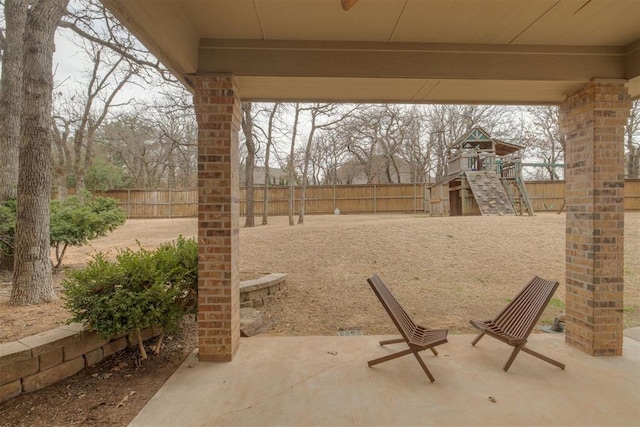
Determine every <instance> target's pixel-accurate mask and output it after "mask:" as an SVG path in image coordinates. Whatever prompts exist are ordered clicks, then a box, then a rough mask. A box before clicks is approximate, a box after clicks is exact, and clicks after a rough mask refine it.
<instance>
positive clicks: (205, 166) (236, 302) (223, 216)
mask: <svg viewBox="0 0 640 427" xmlns="http://www.w3.org/2000/svg"><path fill="white" fill-rule="evenodd" d="M192 81H193V85H194V87H195V94H194V97H193V100H194V105H195V112H196V119H197V121H198V346H199V358H200V360H201V361H230V360H231V359H232V358H233V355H234V354H235V352H236V350H237V348H238V345H239V343H240V288H239V286H240V280H239V270H238V250H239V240H238V229H239V228H238V224H239V205H238V200H239V194H240V188H239V185H240V181H239V160H238V133H239V131H240V123H241V117H242V116H241V111H242V110H241V106H240V98H239V96H238V90H237V86H236V82H235V79H234V78H233V76H231V75H216V76H197V77H194V78H193V80H192Z"/></svg>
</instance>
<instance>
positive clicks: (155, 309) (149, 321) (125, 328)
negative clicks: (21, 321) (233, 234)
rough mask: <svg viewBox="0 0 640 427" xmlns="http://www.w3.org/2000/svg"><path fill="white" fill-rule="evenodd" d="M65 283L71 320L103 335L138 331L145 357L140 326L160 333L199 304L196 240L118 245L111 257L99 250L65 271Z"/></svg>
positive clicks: (174, 325) (141, 349) (144, 356)
mask: <svg viewBox="0 0 640 427" xmlns="http://www.w3.org/2000/svg"><path fill="white" fill-rule="evenodd" d="M63 287H64V291H65V296H66V298H65V305H66V308H67V309H68V310H69V311H70V312H71V314H72V315H73V318H72V319H71V321H72V322H81V323H83V324H84V325H85V326H86V327H87V328H88V329H91V330H94V331H97V332H99V333H100V334H101V335H102V336H104V337H110V336H114V335H120V334H132V333H135V334H137V336H138V345H139V347H140V352H141V354H142V358H143V359H144V358H146V352H145V350H144V346H143V345H142V342H141V339H140V331H141V330H142V329H145V328H150V327H159V328H162V330H163V335H162V336H164V333H165V332H172V331H175V330H176V329H177V327H178V326H179V322H180V319H181V318H182V316H183V315H184V314H186V313H190V312H191V313H194V312H195V311H196V309H197V291H198V245H197V243H196V241H195V239H185V238H184V237H182V236H180V237H179V238H178V239H177V241H175V242H170V243H165V244H163V245H162V246H160V247H159V248H158V249H156V250H154V251H149V250H146V249H139V250H137V251H133V250H130V249H126V250H121V251H119V252H118V254H117V256H116V259H115V261H109V260H107V259H106V257H105V256H104V255H103V254H98V255H96V256H95V257H94V258H93V260H92V261H90V262H89V263H88V264H87V266H86V268H83V269H81V270H73V271H69V272H67V277H66V279H65V280H64V281H63ZM162 336H161V338H160V339H159V340H158V343H157V344H156V347H155V349H154V350H155V352H156V353H157V352H158V351H159V350H160V345H161V342H162Z"/></svg>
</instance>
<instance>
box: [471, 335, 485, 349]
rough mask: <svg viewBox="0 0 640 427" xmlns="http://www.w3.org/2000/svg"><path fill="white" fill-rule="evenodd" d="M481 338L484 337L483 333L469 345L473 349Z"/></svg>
mask: <svg viewBox="0 0 640 427" xmlns="http://www.w3.org/2000/svg"><path fill="white" fill-rule="evenodd" d="M483 336H484V332H480V333H479V334H478V336H477V337H476V338H475V339H474V340H473V341H471V345H472V346H474V347H475V346H476V344H478V341H480V340H481V339H482V337H483Z"/></svg>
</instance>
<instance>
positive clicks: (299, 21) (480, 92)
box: [103, 0, 640, 104]
mask: <svg viewBox="0 0 640 427" xmlns="http://www.w3.org/2000/svg"><path fill="white" fill-rule="evenodd" d="M103 3H105V5H107V6H108V7H109V9H110V10H111V11H112V12H113V13H114V14H115V15H116V16H117V17H118V18H119V19H120V20H121V21H122V22H123V23H124V24H125V25H126V26H127V27H128V28H129V29H130V30H131V31H132V32H133V33H134V34H135V35H136V36H137V37H138V38H139V39H140V40H141V41H142V42H143V43H144V44H145V45H146V46H147V47H148V48H149V49H150V50H151V51H152V52H154V53H155V54H156V55H157V56H158V57H159V59H160V60H161V61H162V62H163V63H164V64H165V65H166V66H167V67H168V68H169V69H170V70H171V71H172V72H173V73H174V74H175V75H176V76H178V78H180V79H181V80H182V81H183V82H185V83H186V84H187V85H188V84H189V78H190V76H193V75H206V74H234V75H235V76H236V78H237V82H238V85H239V90H240V96H241V97H242V98H243V99H246V100H260V101H262V100H264V101H276V100H278V101H348V102H411V103H499V104H556V103H559V102H561V101H562V100H563V99H564V97H565V95H566V94H567V93H570V92H572V91H573V90H575V89H577V88H578V87H580V86H581V85H583V84H584V83H585V82H589V81H593V80H603V81H622V82H625V83H627V84H628V87H629V91H630V93H631V95H632V97H640V0H588V1H587V0H520V1H506V0H479V1H475V2H469V1H457V0H446V1H444V0H384V1H382V0H359V2H358V3H357V4H356V5H355V6H354V7H353V8H352V9H351V10H350V11H348V12H345V11H343V10H342V9H341V8H340V5H339V3H340V2H339V0H307V1H304V2H301V1H293V0H288V1H287V0H252V1H248V0H235V1H229V0H209V1H202V0H201V1H195V0H172V1H157V0H103Z"/></svg>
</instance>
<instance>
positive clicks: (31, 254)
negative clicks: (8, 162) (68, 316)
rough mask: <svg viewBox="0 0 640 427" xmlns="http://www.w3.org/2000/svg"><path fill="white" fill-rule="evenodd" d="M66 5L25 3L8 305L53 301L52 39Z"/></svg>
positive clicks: (53, 0) (44, 0) (47, 0)
mask: <svg viewBox="0 0 640 427" xmlns="http://www.w3.org/2000/svg"><path fill="white" fill-rule="evenodd" d="M67 2H68V0H39V1H35V2H31V4H30V6H29V9H28V12H27V21H26V26H25V29H26V30H25V31H24V98H23V99H24V104H23V111H22V116H21V122H22V123H21V139H22V140H21V143H20V151H19V172H18V191H17V201H18V210H17V217H16V235H15V252H14V254H15V260H14V271H13V287H12V289H11V298H10V304H11V305H27V304H39V303H43V302H49V301H52V300H54V299H55V297H56V296H55V292H54V290H53V278H52V276H51V262H50V260H49V246H50V245H49V243H50V242H49V202H50V198H51V146H52V140H51V127H52V123H51V92H52V89H53V75H52V64H53V38H54V34H55V30H56V26H57V24H58V22H59V21H60V18H61V17H62V14H63V13H64V10H65V8H66V6H67Z"/></svg>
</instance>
